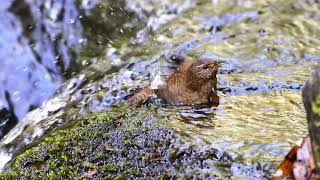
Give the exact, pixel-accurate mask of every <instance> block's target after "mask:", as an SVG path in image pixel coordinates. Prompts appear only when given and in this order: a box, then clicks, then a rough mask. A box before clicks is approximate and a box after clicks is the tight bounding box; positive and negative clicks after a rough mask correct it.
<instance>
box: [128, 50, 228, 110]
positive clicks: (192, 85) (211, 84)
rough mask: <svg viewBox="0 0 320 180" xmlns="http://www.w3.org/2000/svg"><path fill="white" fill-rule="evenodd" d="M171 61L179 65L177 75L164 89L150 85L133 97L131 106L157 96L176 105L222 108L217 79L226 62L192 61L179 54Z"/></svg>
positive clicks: (175, 73) (173, 56)
mask: <svg viewBox="0 0 320 180" xmlns="http://www.w3.org/2000/svg"><path fill="white" fill-rule="evenodd" d="M169 61H170V62H171V63H174V64H176V68H175V70H174V73H173V74H171V75H170V76H168V77H167V78H166V79H165V82H164V84H163V85H161V86H160V87H157V88H154V87H152V86H150V85H149V86H147V87H146V88H144V89H143V90H141V91H140V92H138V93H137V94H135V95H133V96H132V97H130V98H129V99H128V102H129V103H130V104H137V103H139V102H142V101H144V100H146V99H147V98H148V97H150V96H152V95H153V94H155V95H157V96H158V97H159V98H160V99H162V100H163V101H165V102H168V103H171V104H175V105H209V106H218V105H219V96H218V95H217V77H216V76H217V73H218V69H219V68H220V67H221V65H222V64H224V63H225V61H214V60H209V59H199V60H195V61H192V60H186V59H185V58H184V57H180V56H177V55H172V56H171V57H170V58H169Z"/></svg>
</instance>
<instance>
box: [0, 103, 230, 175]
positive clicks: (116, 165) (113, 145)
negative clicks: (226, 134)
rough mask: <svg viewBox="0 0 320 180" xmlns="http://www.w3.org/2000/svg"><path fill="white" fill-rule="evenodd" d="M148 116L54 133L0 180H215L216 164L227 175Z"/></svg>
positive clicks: (112, 116)
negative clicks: (197, 179) (196, 179)
mask: <svg viewBox="0 0 320 180" xmlns="http://www.w3.org/2000/svg"><path fill="white" fill-rule="evenodd" d="M150 109H151V110H150ZM153 110H154V109H153V108H149V109H147V110H146V111H144V112H143V113H139V114H135V113H131V114H128V113H119V112H117V113H106V114H101V115H91V116H86V117H83V118H82V119H80V120H77V121H74V123H73V124H72V125H69V126H68V127H64V128H60V129H56V130H54V131H52V132H51V133H50V134H48V135H47V136H46V137H44V138H43V139H41V140H39V141H38V142H37V144H35V145H34V147H32V148H30V149H28V150H26V151H25V152H23V153H22V154H21V155H19V156H17V158H16V159H15V161H14V162H13V163H12V164H11V167H10V168H8V169H7V170H5V171H4V172H3V173H2V174H1V175H0V179H13V178H31V177H37V178H49V179H54V178H68V179H70V178H101V177H104V178H110V179H127V178H134V177H138V178H150V177H157V178H160V179H167V178H172V177H175V178H177V177H180V178H183V177H194V176H196V177H216V176H220V175H219V174H215V173H214V172H215V171H214V169H216V168H217V167H216V166H215V165H216V164H217V165H218V164H219V166H220V165H221V164H223V165H222V166H220V167H223V168H224V169H225V171H226V173H230V172H228V169H230V164H231V158H230V157H229V156H227V155H225V154H223V155H218V154H219V152H217V150H215V149H207V150H200V149H197V148H195V147H193V146H192V145H188V144H183V143H182V141H181V139H179V137H178V134H177V133H176V132H175V131H174V130H173V129H170V128H168V127H165V126H164V125H161V124H160V123H159V121H160V120H161V117H160V118H159V117H158V118H157V117H155V116H154V115H152V114H154V112H153V113H152V112H151V113H150V111H153ZM155 119H158V120H159V121H152V120H155ZM162 120H163V119H162ZM162 124H163V123H162ZM209 161H210V162H211V163H207V162H209ZM220 172H221V171H220Z"/></svg>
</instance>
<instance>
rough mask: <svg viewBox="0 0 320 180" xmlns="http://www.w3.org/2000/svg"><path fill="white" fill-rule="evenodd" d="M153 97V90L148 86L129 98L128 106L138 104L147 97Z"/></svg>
mask: <svg viewBox="0 0 320 180" xmlns="http://www.w3.org/2000/svg"><path fill="white" fill-rule="evenodd" d="M152 95H153V89H151V87H150V86H148V87H146V88H144V89H143V90H141V91H139V92H138V93H137V94H135V95H133V96H132V97H130V98H129V99H128V100H127V102H128V103H129V104H138V103H140V102H142V101H144V100H146V99H147V98H148V97H150V96H152Z"/></svg>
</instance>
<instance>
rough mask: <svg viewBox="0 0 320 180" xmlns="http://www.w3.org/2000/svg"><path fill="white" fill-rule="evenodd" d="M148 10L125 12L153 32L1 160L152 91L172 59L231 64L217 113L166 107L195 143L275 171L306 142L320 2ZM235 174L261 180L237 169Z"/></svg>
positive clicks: (110, 59)
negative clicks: (164, 61) (307, 93)
mask: <svg viewBox="0 0 320 180" xmlns="http://www.w3.org/2000/svg"><path fill="white" fill-rule="evenodd" d="M146 2H147V3H144V4H143V3H141V1H130V3H128V4H127V7H128V8H129V9H131V10H132V11H134V12H139V13H140V14H139V18H140V20H141V19H142V21H143V22H144V24H145V25H146V28H142V29H141V30H140V31H139V32H138V33H137V35H136V36H135V37H133V38H132V39H130V40H129V42H127V41H121V43H122V44H121V43H120V45H119V44H114V45H112V44H111V45H109V47H105V49H104V54H103V56H102V57H100V58H98V59H97V61H96V63H97V64H92V65H90V66H89V67H88V68H86V69H84V70H83V71H81V72H80V73H79V74H78V75H77V76H73V79H71V80H69V81H67V82H66V83H65V84H64V85H63V86H62V87H63V88H62V90H60V91H59V92H58V93H57V95H55V96H54V97H53V98H51V99H50V100H49V101H47V102H46V103H45V104H44V105H43V106H42V107H41V108H40V109H36V110H35V111H34V112H31V113H29V114H28V115H27V116H26V118H25V119H24V120H23V122H21V123H19V124H18V126H17V127H16V128H15V129H13V131H12V132H11V133H9V134H8V136H7V137H5V138H4V139H3V140H2V141H1V143H0V147H1V148H2V149H1V151H0V152H1V153H0V155H2V157H7V158H8V157H9V159H10V157H11V155H12V153H13V154H14V153H15V152H16V151H17V150H19V149H20V148H21V147H24V146H25V145H27V144H29V143H30V142H32V141H33V140H34V139H37V138H39V137H41V136H42V135H43V133H45V132H46V131H47V130H49V129H51V128H52V127H55V126H57V125H62V124H64V123H66V122H68V121H70V120H72V119H75V118H77V117H79V116H81V115H84V114H87V113H90V112H99V111H105V110H106V109H109V108H110V106H112V105H114V104H118V103H119V102H123V97H125V96H126V95H128V94H129V93H130V91H131V90H132V89H133V88H136V87H144V86H145V85H147V84H148V83H149V82H148V80H149V79H150V78H151V77H152V75H153V74H154V73H155V71H156V70H157V69H159V67H160V66H159V61H160V59H161V57H162V56H166V55H168V54H170V53H172V52H174V53H178V54H182V55H187V56H191V57H211V58H218V59H223V60H225V61H227V62H228V63H229V64H227V65H224V66H223V67H222V69H221V72H220V74H219V75H218V81H219V84H218V90H219V96H220V97H221V104H220V106H219V107H217V108H212V109H200V110H199V109H198V110H196V109H194V108H190V107H167V106H161V105H160V106H159V107H158V109H157V113H159V114H161V115H162V116H164V117H165V118H166V119H168V120H169V121H168V122H167V125H168V126H169V127H172V128H174V129H177V130H178V131H180V132H181V134H182V137H183V138H184V139H185V140H186V141H187V142H190V143H194V144H195V145H198V146H199V148H204V147H215V148H217V149H219V150H222V151H226V152H228V153H230V154H231V155H232V156H234V158H240V159H242V160H241V161H240V163H242V164H243V165H248V166H250V165H253V166H255V165H256V164H257V163H259V164H265V165H266V166H268V165H270V166H271V168H275V167H276V165H277V164H278V163H279V161H280V160H281V159H283V157H284V156H285V154H286V152H287V151H288V150H289V149H290V147H292V146H293V145H294V144H295V142H296V141H297V140H300V139H301V138H302V137H303V136H305V135H306V131H307V128H306V118H305V111H304V108H303V105H302V99H301V89H302V87H303V84H304V82H305V81H306V80H307V79H308V77H309V74H310V70H311V67H312V66H314V65H315V64H316V63H317V62H318V61H319V60H320V53H319V47H320V41H319V40H317V37H319V35H320V28H319V27H320V23H319V21H320V13H319V12H320V11H319V8H320V7H319V4H316V3H314V2H312V1H291V0H286V1H267V0H266V1H244V0H243V1H242V0H239V1H227V0H225V1H223V0H221V1H218V0H217V1H216V0H212V1H197V2H194V1H187V3H185V4H184V6H182V5H181V4H183V2H184V1H182V2H180V1H175V3H173V2H171V1H164V2H163V3H162V4H161V3H160V6H155V4H159V3H158V1H146ZM172 3H173V4H172ZM129 24H130V23H129ZM120 39H121V37H120ZM57 105H58V106H57ZM141 110H143V108H142V109H141V108H139V107H138V108H136V109H134V111H141ZM39 114H41V115H42V116H39ZM36 116H37V118H35V117H36ZM26 127H30V128H26ZM19 137H20V138H19ZM233 174H234V175H239V176H245V175H248V176H253V174H252V173H251V174H250V173H248V174H245V173H244V172H243V171H237V170H236V168H234V169H233ZM261 176H263V175H261ZM256 177H257V176H256Z"/></svg>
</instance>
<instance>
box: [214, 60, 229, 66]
mask: <svg viewBox="0 0 320 180" xmlns="http://www.w3.org/2000/svg"><path fill="white" fill-rule="evenodd" d="M224 64H228V62H227V61H217V62H216V67H221V66H222V65H224Z"/></svg>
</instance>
